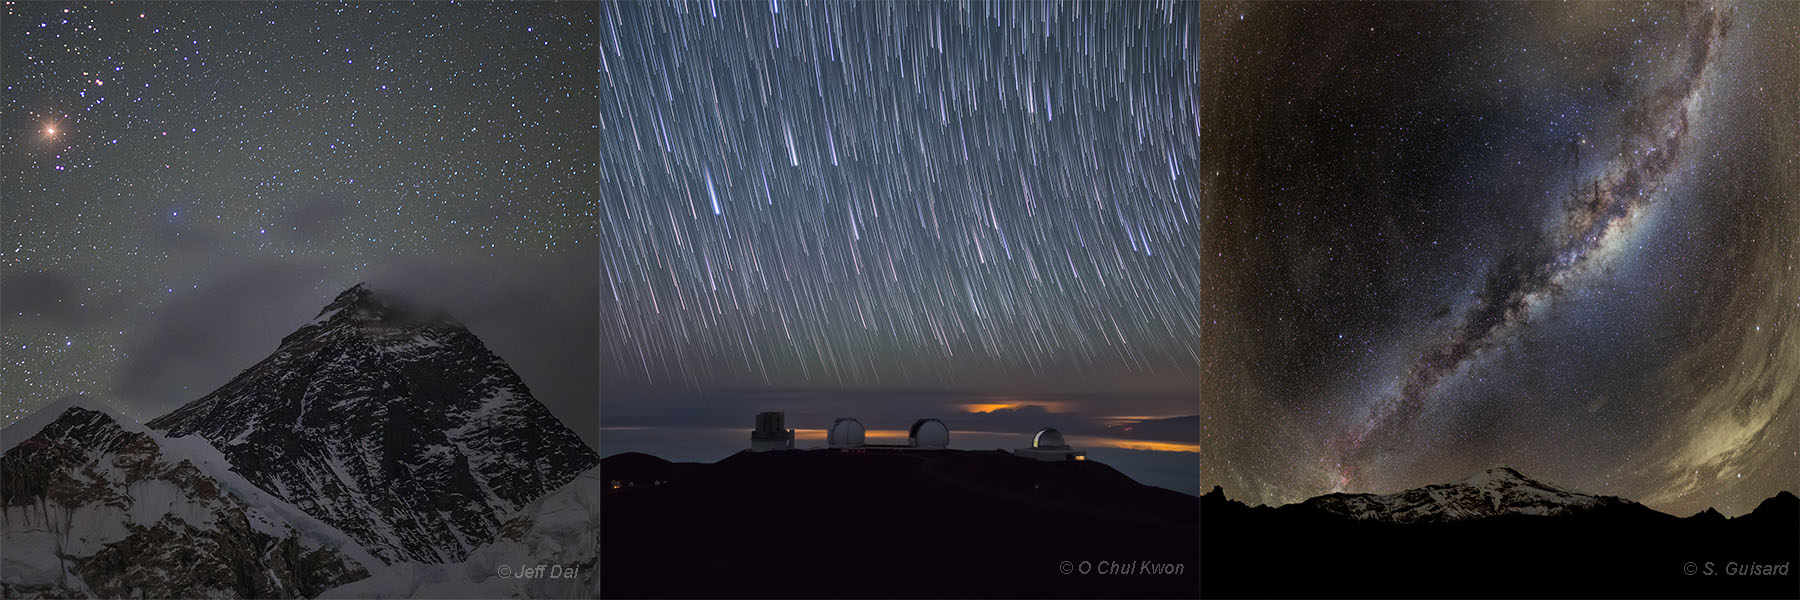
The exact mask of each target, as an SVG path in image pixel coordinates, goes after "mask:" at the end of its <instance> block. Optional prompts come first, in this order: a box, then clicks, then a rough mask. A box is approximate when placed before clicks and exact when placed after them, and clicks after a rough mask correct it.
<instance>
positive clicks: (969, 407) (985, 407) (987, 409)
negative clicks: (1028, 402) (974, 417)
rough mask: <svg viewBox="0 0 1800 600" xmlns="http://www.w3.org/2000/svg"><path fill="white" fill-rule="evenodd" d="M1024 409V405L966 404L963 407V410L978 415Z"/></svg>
mask: <svg viewBox="0 0 1800 600" xmlns="http://www.w3.org/2000/svg"><path fill="white" fill-rule="evenodd" d="M1024 407H1025V405H1023V404H964V405H962V408H963V410H965V411H968V412H970V413H976V414H979V413H991V412H994V411H997V410H1019V409H1020V408H1024Z"/></svg>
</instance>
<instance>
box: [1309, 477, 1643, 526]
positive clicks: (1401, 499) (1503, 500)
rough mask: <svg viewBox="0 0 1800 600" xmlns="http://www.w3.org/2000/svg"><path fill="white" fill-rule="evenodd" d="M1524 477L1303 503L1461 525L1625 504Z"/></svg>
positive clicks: (1358, 516) (1353, 515) (1349, 513)
mask: <svg viewBox="0 0 1800 600" xmlns="http://www.w3.org/2000/svg"><path fill="white" fill-rule="evenodd" d="M1627 503H1628V501H1626V500H1621V499H1619V498H1615V497H1612V496H1592V495H1588V494H1581V493H1577V492H1571V491H1568V490H1565V489H1563V488H1560V487H1557V486H1554V485H1550V484H1547V483H1543V482H1540V481H1537V480H1534V479H1532V478H1530V477H1526V476H1525V475H1524V474H1522V473H1520V472H1519V471H1518V470H1516V469H1513V468H1511V467H1495V468H1490V469H1486V470H1484V471H1481V472H1479V473H1475V474H1473V475H1470V476H1468V477H1465V478H1463V479H1462V480H1460V481H1457V482H1456V483H1450V484H1437V485H1428V486H1425V487H1422V488H1415V489H1410V490H1406V491H1403V492H1399V493H1395V494H1330V495H1326V496H1319V497H1317V498H1312V499H1310V500H1307V501H1305V502H1303V503H1302V506H1307V507H1311V508H1313V509H1315V510H1319V511H1322V512H1325V513H1329V514H1335V515H1338V516H1342V517H1345V518H1349V519H1355V520H1370V521H1389V522H1397V523H1414V522H1441V521H1461V520H1468V519H1482V518H1489V517H1496V516H1501V515H1515V514H1516V515H1563V514H1572V513H1577V512H1584V511H1588V510H1595V509H1599V508H1604V507H1607V506H1614V505H1621V504H1627Z"/></svg>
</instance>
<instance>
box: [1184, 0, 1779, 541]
mask: <svg viewBox="0 0 1800 600" xmlns="http://www.w3.org/2000/svg"><path fill="white" fill-rule="evenodd" d="M1204 12H1205V14H1204V15H1203V16H1202V22H1203V24H1204V30H1205V33H1206V35H1204V36H1202V39H1203V40H1204V41H1203V42H1202V50H1201V55H1202V57H1203V61H1202V62H1203V67H1202V71H1201V81H1202V84H1203V87H1202V89H1203V90H1204V92H1203V93H1202V98H1201V102H1202V123H1203V125H1204V127H1203V131H1202V138H1201V147H1202V154H1203V165H1204V166H1203V167H1202V169H1201V172H1200V173H1199V175H1200V176H1201V177H1202V178H1203V183H1202V185H1201V189H1202V190H1203V192H1202V204H1201V214H1202V215H1204V218H1203V228H1202V240H1203V242H1202V244H1201V249H1202V254H1203V261H1202V273H1203V292H1202V298H1203V302H1202V309H1201V317H1202V325H1201V330H1202V331H1201V333H1202V344H1201V351H1200V353H1201V361H1202V369H1201V371H1202V375H1201V377H1200V387H1201V397H1202V401H1201V417H1202V419H1201V421H1202V438H1201V460H1202V471H1201V480H1202V485H1203V486H1205V487H1211V486H1213V485H1221V486H1223V487H1224V488H1225V489H1226V490H1227V493H1228V494H1229V495H1232V496H1234V497H1239V498H1242V499H1245V500H1247V501H1249V502H1252V503H1257V502H1261V503H1271V504H1279V503H1286V502H1294V501H1298V500H1302V499H1304V498H1307V497H1310V496H1314V495H1319V494H1324V493H1328V492H1332V491H1339V490H1342V491H1354V492H1371V491H1372V492H1384V493H1385V492H1393V491H1397V490H1400V489H1404V488H1409V487H1417V486H1421V485H1426V484H1430V483H1440V482H1444V481H1451V480H1455V479H1458V478H1460V477H1462V476H1464V475H1467V474H1469V473H1471V472H1474V471H1477V470H1479V469H1481V468H1482V467H1485V466H1488V465H1494V464H1506V465H1511V466H1513V467H1516V468H1518V469H1520V470H1521V471H1523V472H1526V473H1530V474H1532V475H1534V476H1537V477H1541V478H1544V479H1546V480H1549V481H1555V482H1558V483H1560V484H1563V485H1566V486H1568V487H1571V488H1573V489H1578V490H1583V491H1588V492H1593V493H1603V494H1611V495H1620V496H1625V497H1629V498H1633V499H1636V500H1640V501H1643V502H1645V503H1646V504H1648V505H1650V506H1651V507H1653V508H1657V509H1660V510H1664V511H1666V512H1671V513H1674V514H1681V515H1686V514H1692V513H1694V512H1698V511H1700V510H1702V509H1704V508H1706V507H1709V506H1710V507H1717V508H1718V509H1719V510H1720V511H1722V512H1724V513H1725V514H1728V515H1729V514H1742V513H1744V512H1748V511H1749V510H1750V509H1752V508H1754V507H1755V506H1756V504H1757V502H1759V501H1761V500H1762V499H1764V498H1767V497H1769V496H1772V495H1774V494H1775V493H1776V492H1777V491H1779V490H1781V489H1791V488H1792V486H1793V484H1794V482H1795V481H1800V271H1797V270H1796V265H1797V264H1800V239H1797V237H1800V236H1796V235H1795V232H1796V231H1800V203H1797V200H1796V199H1797V198H1800V166H1797V163H1796V160H1797V159H1796V156H1800V124H1797V123H1800V122H1797V121H1796V119H1795V118H1794V115H1796V114H1800V104H1797V102H1796V95H1795V94H1793V93H1791V92H1792V90H1794V89H1797V88H1800V74H1797V73H1800V72H1797V71H1796V70H1795V69H1793V68H1792V65H1794V64H1797V63H1800V5H1795V4H1792V3H1763V4H1734V3H1635V4H1625V3H1604V2H1595V3H1580V4H1575V5H1550V4H1532V3H1524V4H1518V3H1496V4H1471V3H1457V4H1454V5H1442V4H1415V3H1405V4H1399V3H1395V4H1357V5H1348V4H1329V5H1327V4H1312V3H1213V4H1208V5H1206V7H1205V10H1204Z"/></svg>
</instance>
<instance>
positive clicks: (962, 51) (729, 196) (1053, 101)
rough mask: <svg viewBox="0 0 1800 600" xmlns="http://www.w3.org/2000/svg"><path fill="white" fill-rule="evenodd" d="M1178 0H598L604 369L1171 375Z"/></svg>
mask: <svg viewBox="0 0 1800 600" xmlns="http://www.w3.org/2000/svg"><path fill="white" fill-rule="evenodd" d="M1197 10H1198V7H1197V6H1195V5H1191V4H1182V3H1160V4H1151V3H1125V4H1106V3H1075V4H1059V3H966V4H938V3H922V2H921V3H889V4H877V3H816V2H815V3H791V2H770V3H760V2H759V3H750V2H716V3H715V2H706V3H694V4H662V3H655V4H650V3H615V4H607V5H605V6H604V8H603V14H602V15H601V17H600V22H601V23H600V28H599V29H600V32H601V33H600V35H601V70H602V75H601V84H600V102H601V105H602V106H603V108H602V111H601V112H602V116H601V123H600V126H601V131H602V133H601V138H602V141H601V144H600V161H599V165H600V166H599V170H600V179H601V184H600V188H601V195H602V197H603V198H604V201H603V202H602V203H601V208H600V215H599V221H600V222H599V229H600V239H601V245H602V248H601V254H602V257H601V262H602V268H603V269H604V271H605V272H604V273H603V278H604V280H605V281H604V283H603V286H604V287H605V288H606V289H605V290H603V292H602V296H603V298H602V311H603V313H604V314H603V315H602V321H603V331H602V338H603V341H602V346H603V347H604V349H603V351H602V352H603V354H604V357H603V360H602V364H603V369H604V376H605V379H606V380H605V381H604V382H603V384H602V385H603V388H605V389H614V390H617V389H625V388H654V387H665V388H678V389H690V390H692V389H706V388H716V387H720V386H748V387H763V386H817V385H832V386H846V387H876V386H892V387H907V386H913V387H919V386H924V387H951V388H956V387H961V388H969V387H976V388H988V389H993V388H1005V389H1014V390H1016V389H1026V388H1032V389H1042V388H1046V387H1050V388H1054V387H1058V386H1061V387H1069V386H1074V388H1079V389H1100V390H1104V389H1160V390H1165V391H1167V390H1190V391H1191V390H1192V389H1193V386H1194V382H1195V377H1196V371H1195V369H1196V360H1197V356H1198V355H1197V349H1198V344H1197V339H1198V331H1199V312H1198V310H1199V309H1198V307H1199V303H1198V302H1199V297H1200V295H1201V290H1200V289H1199V277H1198V269H1197V265H1196V257H1197V253H1198V238H1197V235H1198V225H1199V218H1200V216H1199V213H1198V208H1199V207H1198V205H1197V204H1196V200H1195V199H1196V198H1197V197H1198V188H1197V182H1196V180H1195V179H1194V177H1193V176H1192V173H1193V172H1194V171H1195V169H1196V165H1197V161H1198V159H1199V156H1198V148H1197V145H1196V139H1197V136H1198V133H1199V127H1200V125H1199V112H1198V108H1199V105H1198V98H1197V96H1196V93H1197V90H1198V86H1199V81H1198V76H1199V61H1198V39H1197V38H1196V37H1195V36H1197V35H1198V31H1197V28H1196V27H1195V26H1194V25H1195V17H1196V16H1197V14H1198V12H1197Z"/></svg>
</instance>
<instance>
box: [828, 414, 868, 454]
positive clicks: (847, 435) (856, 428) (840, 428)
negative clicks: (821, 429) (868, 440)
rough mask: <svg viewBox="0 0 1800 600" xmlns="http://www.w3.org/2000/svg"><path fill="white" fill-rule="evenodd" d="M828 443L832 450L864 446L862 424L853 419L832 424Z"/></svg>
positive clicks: (843, 419)
mask: <svg viewBox="0 0 1800 600" xmlns="http://www.w3.org/2000/svg"><path fill="white" fill-rule="evenodd" d="M826 441H827V442H828V444H829V445H830V447H832V448H855V447H858V446H861V445H863V425H862V422H861V421H857V420H856V419H851V418H842V419H838V420H837V421H834V422H832V424H831V431H830V432H829V433H828V434H827V436H826Z"/></svg>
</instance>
